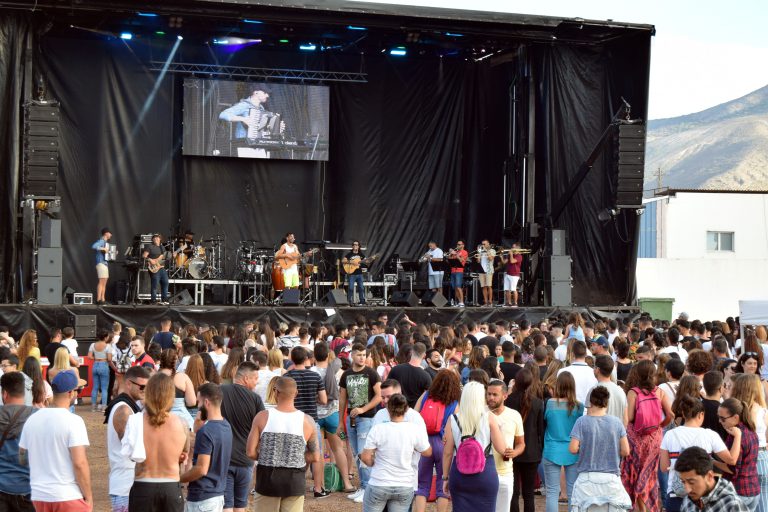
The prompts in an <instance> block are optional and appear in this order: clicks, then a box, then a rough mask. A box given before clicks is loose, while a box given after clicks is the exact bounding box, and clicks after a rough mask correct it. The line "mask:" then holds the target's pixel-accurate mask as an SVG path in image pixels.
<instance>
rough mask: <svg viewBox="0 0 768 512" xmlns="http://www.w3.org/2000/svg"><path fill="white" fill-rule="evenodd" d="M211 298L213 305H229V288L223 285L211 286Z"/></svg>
mask: <svg viewBox="0 0 768 512" xmlns="http://www.w3.org/2000/svg"><path fill="white" fill-rule="evenodd" d="M211 297H212V303H213V304H226V303H227V287H226V286H225V285H223V284H214V285H212V286H211Z"/></svg>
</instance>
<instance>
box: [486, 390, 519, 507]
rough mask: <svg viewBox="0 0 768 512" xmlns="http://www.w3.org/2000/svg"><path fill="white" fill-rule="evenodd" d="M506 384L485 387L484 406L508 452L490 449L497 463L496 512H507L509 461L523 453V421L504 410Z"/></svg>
mask: <svg viewBox="0 0 768 512" xmlns="http://www.w3.org/2000/svg"><path fill="white" fill-rule="evenodd" d="M507 391H508V388H507V385H506V384H504V381H501V380H498V379H495V380H492V381H491V382H490V383H489V384H488V389H487V390H486V392H485V403H486V404H487V405H488V409H489V410H490V411H491V412H492V413H493V414H494V415H495V416H496V423H497V424H498V425H499V429H501V433H502V434H504V439H505V441H506V443H507V450H506V451H505V452H504V454H500V453H499V452H497V451H496V450H493V460H494V462H495V463H496V473H497V474H498V475H499V491H498V494H497V495H496V511H495V512H509V506H510V503H511V501H512V492H513V491H514V488H515V486H514V484H515V481H514V470H513V467H512V460H513V459H514V458H515V457H517V456H518V455H520V454H521V453H523V450H525V437H524V433H523V418H522V416H520V413H519V412H517V411H516V410H514V409H510V408H509V407H504V400H505V399H506V398H507Z"/></svg>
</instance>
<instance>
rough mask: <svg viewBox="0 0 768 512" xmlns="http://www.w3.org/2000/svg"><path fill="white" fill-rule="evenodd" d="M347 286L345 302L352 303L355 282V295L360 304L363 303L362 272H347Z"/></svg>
mask: <svg viewBox="0 0 768 512" xmlns="http://www.w3.org/2000/svg"><path fill="white" fill-rule="evenodd" d="M347 281H348V283H349V287H348V288H347V302H349V303H350V304H354V301H353V300H352V299H353V298H354V295H355V283H357V297H358V298H359V299H360V304H365V289H364V288H363V274H349V275H348V276H347Z"/></svg>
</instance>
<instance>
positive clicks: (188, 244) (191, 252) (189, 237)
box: [178, 229, 195, 258]
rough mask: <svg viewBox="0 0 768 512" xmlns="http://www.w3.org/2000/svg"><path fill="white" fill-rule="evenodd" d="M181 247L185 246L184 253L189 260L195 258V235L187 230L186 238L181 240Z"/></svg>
mask: <svg viewBox="0 0 768 512" xmlns="http://www.w3.org/2000/svg"><path fill="white" fill-rule="evenodd" d="M178 243H179V245H184V249H183V250H182V252H183V253H184V254H185V255H186V256H187V258H194V257H195V234H194V233H193V232H192V231H191V230H189V229H188V230H186V231H185V232H184V236H183V237H180V238H179V241H178Z"/></svg>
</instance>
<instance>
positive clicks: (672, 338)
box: [659, 327, 708, 364]
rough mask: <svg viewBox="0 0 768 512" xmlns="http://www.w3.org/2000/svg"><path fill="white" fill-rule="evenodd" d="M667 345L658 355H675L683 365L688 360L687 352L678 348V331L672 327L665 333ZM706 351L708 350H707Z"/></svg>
mask: <svg viewBox="0 0 768 512" xmlns="http://www.w3.org/2000/svg"><path fill="white" fill-rule="evenodd" d="M667 342H668V345H667V346H666V347H664V348H663V349H661V352H659V353H660V354H672V353H675V354H677V355H678V356H680V360H681V361H682V362H683V364H685V362H686V361H687V360H688V351H686V350H685V349H684V348H683V347H681V346H680V331H678V330H677V329H676V328H674V327H670V328H669V330H668V331H667ZM707 350H708V349H707Z"/></svg>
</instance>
